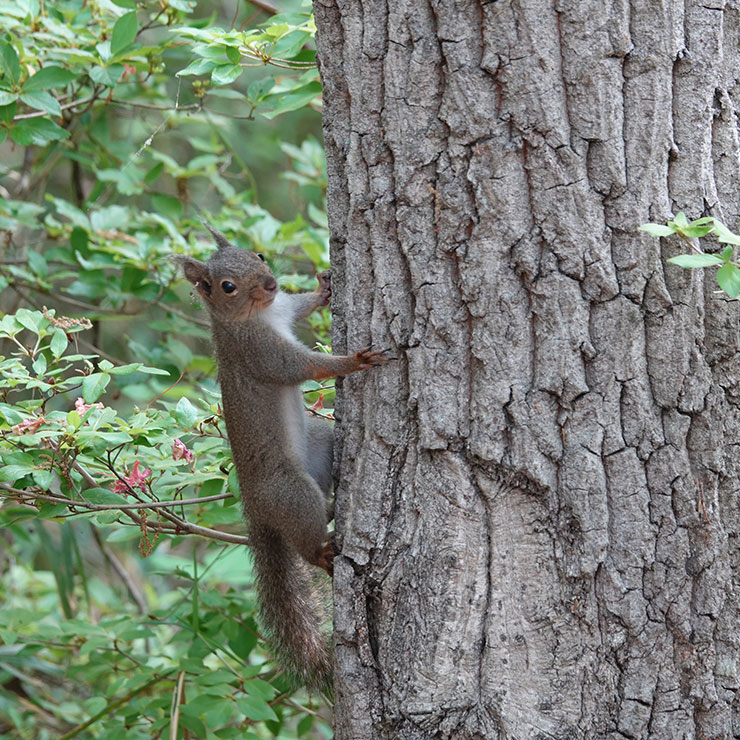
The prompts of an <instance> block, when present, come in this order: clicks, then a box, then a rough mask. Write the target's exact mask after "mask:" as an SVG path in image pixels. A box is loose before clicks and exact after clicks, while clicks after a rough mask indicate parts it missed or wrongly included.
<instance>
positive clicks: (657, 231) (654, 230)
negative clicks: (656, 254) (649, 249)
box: [640, 224, 676, 239]
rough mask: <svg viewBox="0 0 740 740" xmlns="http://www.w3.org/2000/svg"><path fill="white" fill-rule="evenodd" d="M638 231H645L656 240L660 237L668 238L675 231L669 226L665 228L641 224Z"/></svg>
mask: <svg viewBox="0 0 740 740" xmlns="http://www.w3.org/2000/svg"><path fill="white" fill-rule="evenodd" d="M640 231H647V233H648V234H650V236H654V237H655V238H656V239H657V238H658V237H661V236H670V235H671V234H675V233H676V230H675V229H674V228H673V227H671V226H665V225H664V224H643V225H642V226H640Z"/></svg>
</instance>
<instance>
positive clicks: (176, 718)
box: [170, 671, 185, 740]
mask: <svg viewBox="0 0 740 740" xmlns="http://www.w3.org/2000/svg"><path fill="white" fill-rule="evenodd" d="M184 689H185V671H180V673H179V675H178V676H177V684H176V685H175V690H174V692H173V694H172V706H171V707H170V714H171V716H172V719H170V740H177V728H178V726H179V724H180V704H182V699H183V692H184Z"/></svg>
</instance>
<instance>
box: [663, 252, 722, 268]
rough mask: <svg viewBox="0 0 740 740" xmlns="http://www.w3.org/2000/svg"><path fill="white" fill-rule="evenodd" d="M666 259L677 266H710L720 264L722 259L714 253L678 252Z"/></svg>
mask: <svg viewBox="0 0 740 740" xmlns="http://www.w3.org/2000/svg"><path fill="white" fill-rule="evenodd" d="M667 261H668V262H670V263H671V264H674V265H678V266H679V267H712V266H714V265H721V264H722V262H723V259H722V258H721V257H719V256H717V255H716V254H679V255H678V256H677V257H670V258H669V259H668V260H667Z"/></svg>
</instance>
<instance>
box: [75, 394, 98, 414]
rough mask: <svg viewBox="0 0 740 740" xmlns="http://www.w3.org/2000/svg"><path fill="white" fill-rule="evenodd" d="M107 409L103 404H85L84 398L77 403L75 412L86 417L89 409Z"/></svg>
mask: <svg viewBox="0 0 740 740" xmlns="http://www.w3.org/2000/svg"><path fill="white" fill-rule="evenodd" d="M102 408H105V407H104V406H103V404H102V403H85V401H84V400H83V399H82V398H78V399H77V400H76V401H75V411H76V412H77V413H78V414H79V415H80V416H84V415H85V413H86V412H87V410H88V409H102Z"/></svg>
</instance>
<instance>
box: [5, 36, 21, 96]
mask: <svg viewBox="0 0 740 740" xmlns="http://www.w3.org/2000/svg"><path fill="white" fill-rule="evenodd" d="M0 68H1V69H2V71H3V73H4V74H5V77H6V78H7V80H8V82H10V84H11V85H12V86H14V87H15V85H17V84H18V81H19V80H20V78H21V63H20V60H19V59H18V54H17V53H16V51H15V49H14V48H13V47H12V46H11V45H10V44H9V43H7V42H6V41H0Z"/></svg>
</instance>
